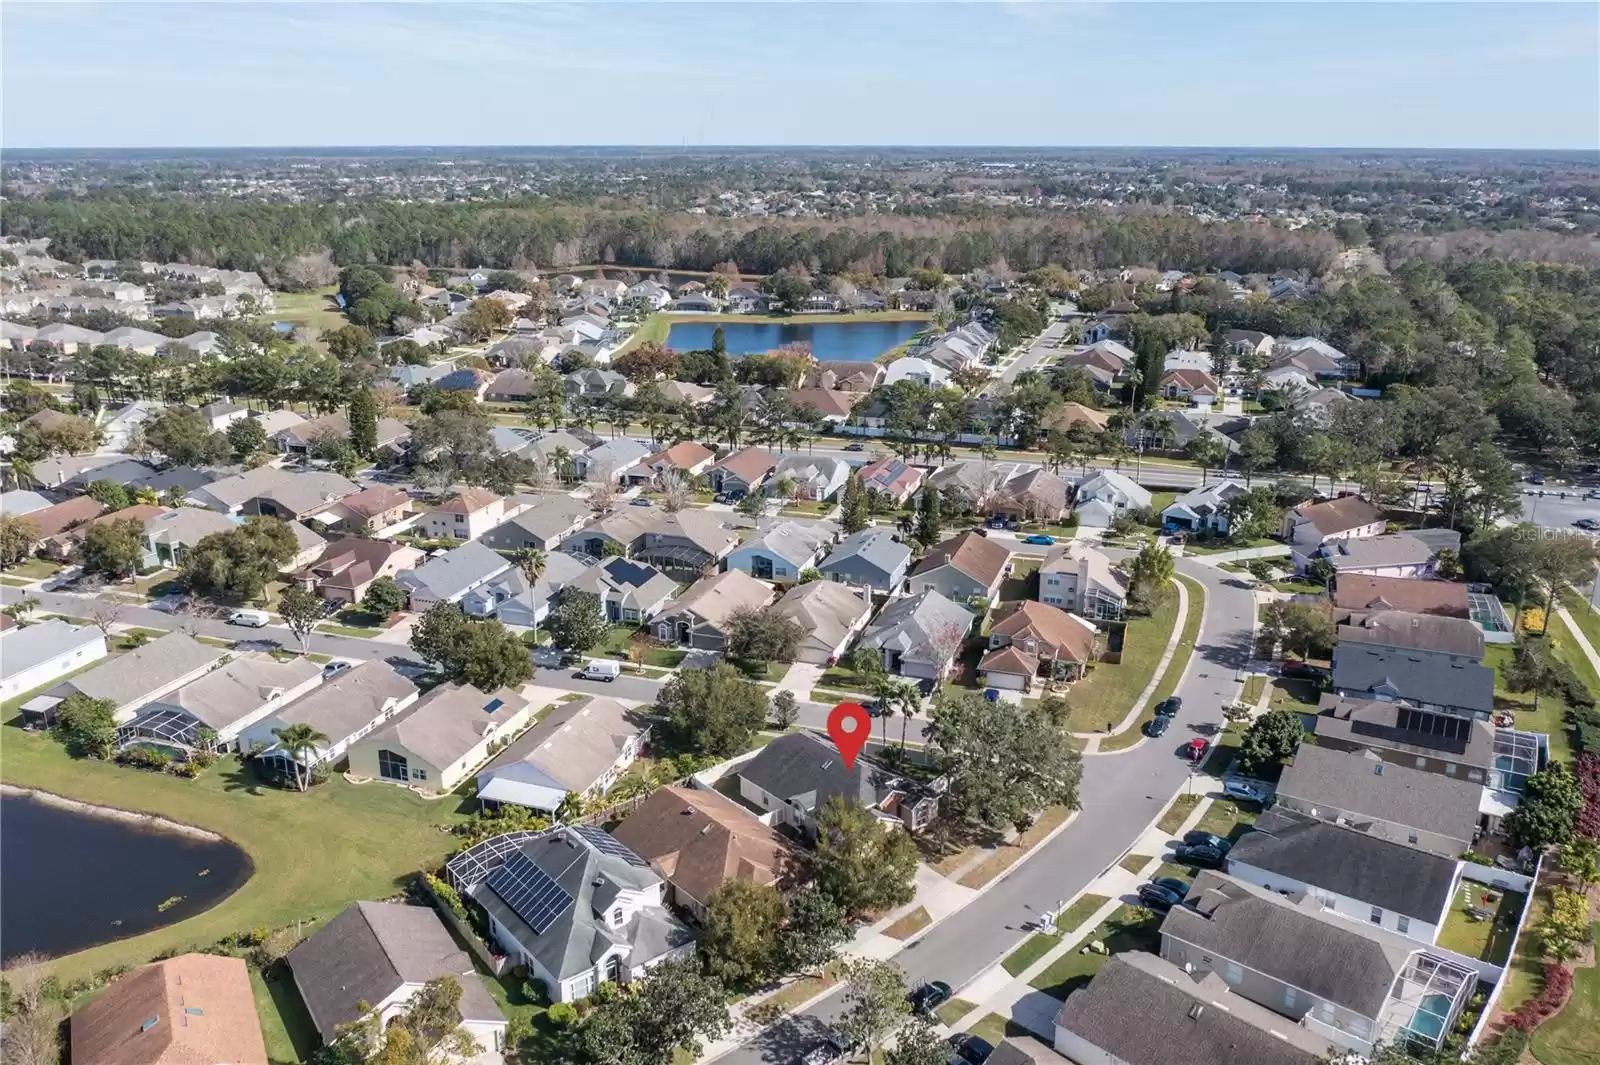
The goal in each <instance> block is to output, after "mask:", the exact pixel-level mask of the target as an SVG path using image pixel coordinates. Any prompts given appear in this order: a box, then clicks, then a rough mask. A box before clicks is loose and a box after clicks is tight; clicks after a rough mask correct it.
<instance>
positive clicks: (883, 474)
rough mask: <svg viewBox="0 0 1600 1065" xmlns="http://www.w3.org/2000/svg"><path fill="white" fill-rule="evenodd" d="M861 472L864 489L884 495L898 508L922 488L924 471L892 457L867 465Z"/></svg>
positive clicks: (886, 456) (885, 457) (887, 456)
mask: <svg viewBox="0 0 1600 1065" xmlns="http://www.w3.org/2000/svg"><path fill="white" fill-rule="evenodd" d="M860 472H861V485H862V487H864V488H866V489H867V490H868V491H875V492H879V493H881V494H883V495H884V496H885V497H887V498H888V499H889V500H890V501H891V502H893V503H894V504H895V505H896V506H900V505H903V504H904V503H905V501H906V500H907V499H909V498H911V495H912V494H913V493H914V492H916V490H917V489H918V488H920V487H922V478H923V471H922V470H921V469H920V468H919V467H916V466H913V465H911V464H910V463H908V462H906V460H905V459H902V458H897V457H895V456H892V455H885V456H884V457H883V458H880V459H876V460H874V461H872V462H869V463H867V465H865V466H863V467H861V471H860Z"/></svg>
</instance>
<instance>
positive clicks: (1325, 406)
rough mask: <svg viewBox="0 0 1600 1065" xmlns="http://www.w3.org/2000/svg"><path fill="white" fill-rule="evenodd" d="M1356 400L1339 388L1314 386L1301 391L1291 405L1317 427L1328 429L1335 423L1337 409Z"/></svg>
mask: <svg viewBox="0 0 1600 1065" xmlns="http://www.w3.org/2000/svg"><path fill="white" fill-rule="evenodd" d="M1355 402H1356V399H1355V398H1354V397H1353V396H1351V395H1350V393H1348V392H1342V391H1340V390H1339V389H1337V388H1314V389H1311V390H1310V391H1301V392H1300V394H1299V395H1296V396H1295V397H1294V398H1293V399H1292V400H1291V401H1290V407H1291V408H1292V409H1293V410H1294V411H1295V412H1296V413H1298V414H1301V415H1303V416H1304V417H1305V419H1306V420H1307V421H1309V422H1310V423H1311V424H1312V425H1314V426H1316V427H1317V428H1319V429H1327V428H1329V427H1330V426H1332V425H1333V419H1334V417H1335V413H1334V412H1335V411H1337V410H1338V409H1339V408H1340V407H1341V406H1343V405H1344V404H1346V403H1355Z"/></svg>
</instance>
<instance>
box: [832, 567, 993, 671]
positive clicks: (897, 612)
mask: <svg viewBox="0 0 1600 1065" xmlns="http://www.w3.org/2000/svg"><path fill="white" fill-rule="evenodd" d="M975 618H976V615H974V614H973V613H972V612H971V611H969V610H967V609H966V608H964V607H961V606H958V605H956V604H955V603H952V602H951V601H950V600H948V599H946V598H945V597H944V596H943V595H941V594H939V592H937V591H934V590H933V589H927V590H924V591H920V592H918V593H917V594H915V595H912V596H908V597H906V598H903V599H893V600H890V602H889V604H888V605H887V606H885V607H884V608H883V611H882V612H881V613H880V614H879V615H878V616H877V617H876V618H875V619H873V622H872V624H870V625H868V626H867V630H866V632H865V633H863V634H862V636H861V644H860V646H862V647H868V648H872V649H874V650H877V651H879V652H880V653H882V655H883V668H884V671H885V672H888V673H895V674H899V675H901V676H906V677H916V678H919V679H922V680H925V681H939V680H942V679H944V677H945V675H946V674H947V673H948V672H949V670H950V665H951V663H952V662H954V661H955V657H956V655H957V654H959V653H960V651H961V648H962V645H963V644H965V643H966V639H967V635H968V633H970V632H971V631H972V623H973V621H974V620H975Z"/></svg>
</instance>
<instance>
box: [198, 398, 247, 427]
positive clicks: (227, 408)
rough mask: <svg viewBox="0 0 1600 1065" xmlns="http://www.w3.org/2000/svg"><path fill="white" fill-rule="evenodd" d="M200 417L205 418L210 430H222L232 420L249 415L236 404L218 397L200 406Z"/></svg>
mask: <svg viewBox="0 0 1600 1065" xmlns="http://www.w3.org/2000/svg"><path fill="white" fill-rule="evenodd" d="M200 417H202V418H204V419H205V420H206V424H207V425H209V426H210V427H211V430H212V432H222V431H224V430H226V429H227V428H228V426H230V425H232V424H233V423H234V422H236V421H240V420H242V419H244V418H248V417H250V412H249V411H248V410H245V409H244V408H243V407H241V406H238V405H237V404H234V403H229V402H228V401H227V400H225V399H219V400H217V401H216V402H215V403H207V404H206V405H205V406H203V407H201V408H200Z"/></svg>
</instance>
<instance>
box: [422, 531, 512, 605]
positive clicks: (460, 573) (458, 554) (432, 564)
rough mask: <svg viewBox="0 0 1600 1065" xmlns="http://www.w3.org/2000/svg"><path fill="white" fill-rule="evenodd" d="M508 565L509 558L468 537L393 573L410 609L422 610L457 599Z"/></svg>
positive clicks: (491, 578)
mask: <svg viewBox="0 0 1600 1065" xmlns="http://www.w3.org/2000/svg"><path fill="white" fill-rule="evenodd" d="M510 568H511V560H510V559H508V558H506V557H505V556H504V555H502V554H499V553H498V552H496V551H495V550H494V549H493V548H489V547H486V546H484V545H483V544H481V543H478V542H477V541H469V542H468V543H465V544H462V545H461V546H460V547H457V548H455V549H454V550H451V551H447V552H445V553H444V554H442V555H436V556H434V557H433V558H431V559H429V560H428V561H427V562H424V563H423V564H422V565H421V566H418V567H417V568H416V569H413V570H406V571H404V572H402V573H400V574H399V575H398V576H396V577H395V583H396V584H398V585H400V587H401V589H403V590H404V591H405V593H406V596H407V598H408V599H409V600H410V606H411V609H412V610H415V611H417V612H418V613H422V612H423V611H426V610H427V609H428V608H429V607H431V606H433V605H434V604H435V603H454V602H458V601H459V600H460V599H461V597H462V596H464V595H466V594H467V593H468V592H470V591H472V590H473V589H474V588H476V587H478V586H479V585H481V584H487V583H488V582H490V581H492V580H494V579H495V578H496V577H498V576H500V575H501V574H502V573H504V572H506V570H508V569H510Z"/></svg>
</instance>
